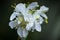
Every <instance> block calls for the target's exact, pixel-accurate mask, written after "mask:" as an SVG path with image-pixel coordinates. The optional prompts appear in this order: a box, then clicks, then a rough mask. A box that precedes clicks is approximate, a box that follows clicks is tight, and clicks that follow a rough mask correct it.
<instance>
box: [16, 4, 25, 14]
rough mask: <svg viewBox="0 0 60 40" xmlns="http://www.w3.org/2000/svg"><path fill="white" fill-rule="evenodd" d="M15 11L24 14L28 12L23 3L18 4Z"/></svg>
mask: <svg viewBox="0 0 60 40" xmlns="http://www.w3.org/2000/svg"><path fill="white" fill-rule="evenodd" d="M15 11H17V12H21V13H23V14H24V13H25V11H26V8H25V4H22V3H20V4H18V5H17V6H16V8H15Z"/></svg>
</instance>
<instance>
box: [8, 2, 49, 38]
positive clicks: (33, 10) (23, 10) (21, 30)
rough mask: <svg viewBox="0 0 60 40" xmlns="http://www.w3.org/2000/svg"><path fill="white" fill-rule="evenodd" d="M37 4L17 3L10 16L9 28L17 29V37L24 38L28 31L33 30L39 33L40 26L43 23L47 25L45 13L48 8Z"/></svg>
mask: <svg viewBox="0 0 60 40" xmlns="http://www.w3.org/2000/svg"><path fill="white" fill-rule="evenodd" d="M38 7H39V5H38V3H37V2H32V3H31V4H28V5H27V4H25V3H19V4H17V5H16V7H15V10H14V12H13V13H12V14H11V16H10V22H9V26H10V27H11V28H12V29H13V28H16V29H17V33H18V35H19V36H20V37H21V38H22V37H23V38H26V37H27V35H28V32H29V31H32V32H34V30H36V31H38V32H41V24H42V23H43V22H44V21H45V22H46V23H48V21H47V19H48V17H47V16H46V14H45V13H46V12H47V11H48V10H49V8H48V7H45V6H44V5H43V6H40V8H39V9H38Z"/></svg>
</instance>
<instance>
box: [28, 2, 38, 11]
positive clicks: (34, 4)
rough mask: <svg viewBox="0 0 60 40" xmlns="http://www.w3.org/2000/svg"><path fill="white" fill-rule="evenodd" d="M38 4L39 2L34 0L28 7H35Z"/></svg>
mask: <svg viewBox="0 0 60 40" xmlns="http://www.w3.org/2000/svg"><path fill="white" fill-rule="evenodd" d="M37 4H38V3H37V2H32V3H31V4H29V6H28V9H31V10H32V9H34V8H35V7H36V6H37Z"/></svg>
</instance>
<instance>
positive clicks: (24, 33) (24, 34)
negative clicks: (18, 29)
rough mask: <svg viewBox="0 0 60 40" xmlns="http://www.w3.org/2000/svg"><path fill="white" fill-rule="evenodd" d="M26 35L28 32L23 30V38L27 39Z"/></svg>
mask: <svg viewBox="0 0 60 40" xmlns="http://www.w3.org/2000/svg"><path fill="white" fill-rule="evenodd" d="M27 35H28V31H27V30H25V29H23V37H24V38H26V37H27Z"/></svg>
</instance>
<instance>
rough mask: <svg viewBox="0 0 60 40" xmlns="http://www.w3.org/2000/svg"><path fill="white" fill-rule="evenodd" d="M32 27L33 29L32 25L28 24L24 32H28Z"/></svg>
mask: <svg viewBox="0 0 60 40" xmlns="http://www.w3.org/2000/svg"><path fill="white" fill-rule="evenodd" d="M32 27H33V23H29V24H27V25H26V30H28V31H30V30H31V28H32Z"/></svg>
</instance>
